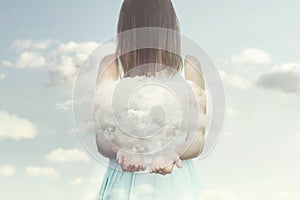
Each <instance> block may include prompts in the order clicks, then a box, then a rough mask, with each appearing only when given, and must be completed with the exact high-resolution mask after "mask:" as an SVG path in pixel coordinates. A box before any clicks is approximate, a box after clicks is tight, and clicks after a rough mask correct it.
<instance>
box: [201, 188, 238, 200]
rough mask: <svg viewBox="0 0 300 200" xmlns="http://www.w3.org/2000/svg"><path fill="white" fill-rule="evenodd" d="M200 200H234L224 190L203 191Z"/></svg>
mask: <svg viewBox="0 0 300 200" xmlns="http://www.w3.org/2000/svg"><path fill="white" fill-rule="evenodd" d="M200 199H202V200H235V197H234V196H233V195H232V194H231V193H229V192H227V191H224V190H205V191H202V192H201V193H200Z"/></svg>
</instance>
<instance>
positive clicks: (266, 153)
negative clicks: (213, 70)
mask: <svg viewBox="0 0 300 200" xmlns="http://www.w3.org/2000/svg"><path fill="white" fill-rule="evenodd" d="M173 2H174V6H175V9H176V11H177V15H178V17H179V20H180V24H181V30H182V33H183V34H185V35H187V36H189V37H190V38H192V39H193V40H194V41H195V42H197V43H199V44H200V45H201V46H202V47H204V48H205V49H206V50H207V53H208V54H209V56H210V57H211V58H212V59H213V60H214V61H215V63H216V66H217V68H218V70H220V71H222V73H223V78H224V82H225V89H226V97H227V106H228V108H227V110H228V117H227V119H226V122H225V128H224V135H223V137H222V138H221V140H220V141H219V143H218V145H217V146H216V148H215V150H214V151H213V153H212V154H211V155H210V156H209V157H208V158H207V159H205V160H202V161H197V166H198V170H199V174H200V182H201V184H202V185H201V187H202V188H199V189H200V190H201V191H202V192H203V200H210V198H209V197H208V196H209V195H215V196H216V199H218V200H234V199H235V200H240V199H242V200H248V199H258V200H285V199H289V200H295V199H299V198H300V193H299V192H298V191H297V189H298V188H297V185H299V184H300V173H299V170H298V169H299V167H300V160H299V157H300V148H299V142H300V125H299V122H298V121H299V113H300V104H299V103H300V99H299V98H300V97H299V94H300V82H299V80H300V75H299V73H300V72H299V71H300V64H299V63H300V56H299V45H300V37H299V35H300V14H299V9H300V2H299V1H296V0H288V1H284V0H280V1H279V0H273V1H271V0H263V1H258V0H254V1H247V2H246V1H237V0H230V1H222V2H220V1H202V0H201V1H199V0H190V1H182V0H174V1H173ZM120 5H121V1H119V0H110V1H104V0H98V1H96V0H88V1H76V0H72V1H71V0H65V1H58V0H53V1H36V0H28V1H20V0H11V1H3V0H1V1H0V22H1V31H0V119H2V120H3V119H5V120H7V121H4V122H2V121H0V127H1V126H2V127H7V126H6V125H7V124H8V122H9V120H12V118H13V117H12V116H18V117H19V118H22V119H26V120H28V121H29V122H30V123H32V124H34V125H35V126H36V128H37V133H38V135H37V136H36V137H34V139H24V138H21V139H20V140H15V139H12V138H11V137H10V136H8V134H7V133H5V132H4V133H1V129H0V199H5V200H17V199H21V198H22V199H26V200H27V199H30V200H35V199H38V200H40V199H42V200H48V199H49V200H50V199H58V200H60V199H61V200H63V199H64V200H65V199H80V198H79V196H81V194H82V193H84V192H85V191H86V190H88V189H90V187H92V185H94V186H95V185H96V187H97V184H100V182H101V180H96V182H95V181H94V182H92V181H91V180H89V179H90V177H92V176H95V177H101V175H100V174H101V170H102V172H103V170H104V167H101V166H99V164H98V163H97V162H95V161H94V160H92V159H90V160H89V161H86V160H85V159H86V158H85V157H84V156H83V157H82V159H81V161H79V162H76V161H74V160H73V161H69V163H64V164H61V163H56V162H55V161H53V160H52V161H51V159H50V160H49V159H48V160H47V159H46V158H45V157H46V155H48V154H49V153H50V152H51V151H53V150H55V149H58V148H62V149H65V150H70V149H73V148H76V149H78V150H82V151H83V148H82V146H81V144H80V142H79V141H78V139H77V137H76V136H75V134H74V132H72V128H73V121H72V120H73V119H72V110H71V108H70V106H69V104H68V103H67V109H59V108H57V106H55V104H57V103H59V102H67V101H68V100H70V99H71V93H72V87H70V85H69V84H67V83H66V84H64V83H63V84H58V85H54V84H53V83H52V82H51V83H49V84H48V85H47V84H46V83H47V82H49V80H50V76H49V71H51V67H53V66H58V65H59V63H63V61H62V60H61V54H63V55H64V56H70V57H72V56H76V55H77V53H78V52H76V50H74V49H73V50H70V51H68V52H63V53H61V52H62V51H59V46H60V45H62V44H65V45H67V44H68V43H69V42H71V41H74V42H75V43H76V44H78V46H79V47H80V46H84V45H85V42H89V41H93V42H95V43H100V42H102V41H104V40H106V39H108V38H110V37H111V36H113V35H114V34H115V32H116V23H117V17H118V12H119V8H120ZM18 40H19V41H21V42H19V43H18V44H20V43H22V44H24V43H25V42H24V41H25V40H31V44H30V45H29V46H27V47H24V48H20V46H17V47H16V45H15V46H14V45H13V44H16V41H18ZM39 41H40V42H41V41H43V42H44V41H48V44H47V45H46V46H47V47H45V48H44V49H43V48H39V47H34V45H35V44H36V43H38V42H39ZM87 46H93V45H92V44H89V45H87ZM18 47H19V48H18ZM245 49H252V51H250V53H249V51H248V53H247V51H246V53H245V52H244V54H242V53H241V52H242V51H244V50H245ZM253 49H254V50H253ZM91 50H92V49H91ZM24 52H34V53H36V54H38V55H40V56H42V57H43V58H44V59H45V62H43V61H40V63H42V64H40V65H43V66H38V64H36V66H35V67H33V68H30V65H34V64H32V63H31V62H29V63H28V62H26V60H24V59H23V60H20V62H18V59H19V58H20V56H21V54H22V53H24ZM53 52H54V53H53ZM60 53H61V54H60ZM251 53H252V54H255V55H257V54H259V55H262V56H263V58H262V61H261V62H258V63H257V62H255V60H254V61H253V57H251V55H249V54H251ZM233 55H236V56H237V59H238V61H235V60H234V59H233V57H232V56H233ZM29 57H30V56H29ZM249 57H250V58H249ZM30 58H34V59H35V60H37V57H36V55H35V56H33V55H31V57H30ZM4 61H9V62H10V63H11V65H12V66H11V67H9V64H7V63H6V64H5V62H4ZM24 62H25V64H24ZM22 63H23V64H24V67H23V68H20V66H21V64H22ZM49 63H52V64H53V65H49ZM291 63H294V64H291ZM18 64H19V66H18ZM47 65H49V66H47ZM274 66H278V67H277V68H278V69H279V70H277V71H276V70H275V72H274V70H273V71H272V69H274ZM286 71H287V72H286ZM60 73H64V72H60V71H55V72H54V75H53V76H59V78H61V76H62V75H61V74H60ZM262 74H265V75H266V76H264V77H263V80H264V82H263V84H262V85H258V84H256V82H257V80H258V79H259V77H260V76H261V75H262ZM279 75H280V76H279ZM266 77H268V79H267V78H266ZM290 77H298V79H296V80H294V79H292V78H290ZM71 78H72V77H71ZM297 80H298V81H297ZM267 81H269V82H267ZM267 83H270V84H271V85H272V86H274V87H273V89H272V87H270V85H269V84H267ZM290 84H294V85H295V84H298V89H297V88H296V89H294V90H292V92H287V90H285V89H284V88H286V87H285V86H287V87H291V86H290ZM297 95H298V97H297ZM1 111H5V112H6V113H8V114H3V112H2V118H1ZM3 116H5V117H3ZM18 122H20V121H18ZM16 126H17V125H16ZM30 130H31V129H30ZM1 134H2V135H1ZM9 134H12V135H15V134H16V133H9ZM1 136H2V137H4V139H1ZM5 166H6V167H5ZM7 166H9V167H7ZM30 166H38V167H40V171H39V175H37V176H32V173H30V172H28V171H27V172H26V168H27V167H30ZM45 167H47V168H51V169H52V170H54V171H56V173H58V174H59V175H58V177H56V178H55V175H53V172H49V171H47V172H45V171H43V170H41V168H45ZM8 168H9V169H8ZM12 168H13V169H12ZM93 170H95V171H94V173H95V174H96V175H92V171H93ZM29 171H30V170H29ZM99 171H100V172H99ZM76 178H80V180H81V181H77V183H78V184H77V185H76V184H75V185H73V184H70V182H72V181H73V180H74V179H76ZM74 182H76V181H74Z"/></svg>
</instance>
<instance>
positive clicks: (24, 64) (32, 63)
mask: <svg viewBox="0 0 300 200" xmlns="http://www.w3.org/2000/svg"><path fill="white" fill-rule="evenodd" d="M45 65H46V60H45V58H44V57H43V56H41V55H39V54H37V53H34V52H28V51H25V52H23V53H21V55H20V57H19V59H18V60H17V61H16V63H15V66H16V67H17V68H38V67H45Z"/></svg>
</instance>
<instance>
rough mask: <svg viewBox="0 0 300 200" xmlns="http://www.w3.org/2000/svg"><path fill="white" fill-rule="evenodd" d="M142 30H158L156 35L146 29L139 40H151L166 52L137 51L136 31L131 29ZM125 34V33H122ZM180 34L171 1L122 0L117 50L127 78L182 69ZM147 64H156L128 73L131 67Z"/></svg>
mask: <svg viewBox="0 0 300 200" xmlns="http://www.w3.org/2000/svg"><path fill="white" fill-rule="evenodd" d="M145 27H157V28H160V29H157V30H155V31H154V32H155V33H154V32H153V31H147V29H145V30H146V31H144V32H143V35H142V37H144V38H154V40H156V41H158V43H159V44H160V45H159V46H162V47H164V49H167V50H162V49H159V48H143V49H137V46H139V45H137V44H136V43H137V41H138V40H137V39H136V37H137V35H135V34H136V32H135V31H130V30H134V29H141V28H145ZM152 30H153V29H152ZM168 30H169V31H168ZM170 30H172V31H170ZM124 31H126V34H122V32H124ZM179 31H180V28H179V22H178V18H177V16H176V13H175V9H174V7H173V4H172V2H171V0H124V1H123V4H122V7H121V11H120V15H119V21H118V27H117V32H118V36H117V49H116V54H117V56H118V57H119V58H120V61H121V64H122V67H123V70H124V73H125V74H126V73H128V76H130V75H149V74H150V75H151V74H153V73H155V72H156V71H159V70H161V69H162V68H163V66H164V65H165V66H168V67H171V68H173V69H175V70H177V71H179V70H180V69H181V67H182V59H181V57H180V55H178V54H180V50H181V40H180V34H179V33H178V32H179ZM129 40H130V41H129ZM150 46H151V45H150ZM174 52H176V53H174ZM150 63H152V64H154V63H156V64H155V65H151V66H152V67H150V65H149V67H146V68H141V69H140V70H135V73H136V74H130V70H131V69H133V68H134V67H137V66H141V65H144V64H150Z"/></svg>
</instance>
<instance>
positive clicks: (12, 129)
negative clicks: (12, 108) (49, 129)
mask: <svg viewBox="0 0 300 200" xmlns="http://www.w3.org/2000/svg"><path fill="white" fill-rule="evenodd" d="M0 122H1V126H0V140H4V139H12V140H22V139H34V138H35V137H36V136H37V135H38V132H37V128H36V126H35V125H34V124H33V123H32V122H30V121H29V120H27V119H24V118H20V117H18V116H16V115H11V114H9V113H8V112H6V111H0Z"/></svg>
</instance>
